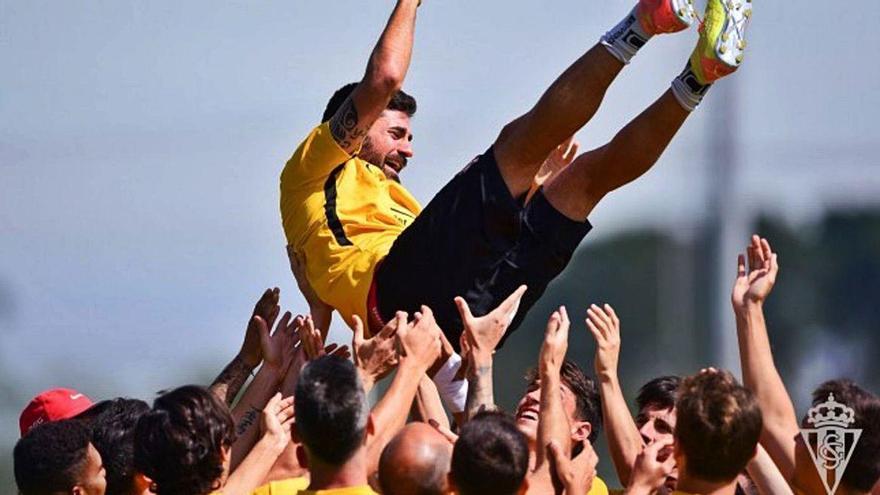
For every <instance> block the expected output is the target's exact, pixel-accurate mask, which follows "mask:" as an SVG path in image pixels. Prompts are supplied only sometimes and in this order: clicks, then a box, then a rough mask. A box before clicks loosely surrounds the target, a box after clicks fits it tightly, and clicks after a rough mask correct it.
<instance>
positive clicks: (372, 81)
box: [368, 67, 405, 96]
mask: <svg viewBox="0 0 880 495" xmlns="http://www.w3.org/2000/svg"><path fill="white" fill-rule="evenodd" d="M404 76H405V73H404V71H402V70H396V69H395V68H393V67H386V68H382V69H379V70H376V71H373V72H372V73H371V74H370V75H369V77H368V81H369V86H370V88H371V89H373V90H374V91H376V92H379V93H382V94H386V95H389V96H393V95H394V94H395V93H397V92H398V91H400V90H401V88H403V79H404Z"/></svg>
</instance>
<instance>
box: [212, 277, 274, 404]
mask: <svg viewBox="0 0 880 495" xmlns="http://www.w3.org/2000/svg"><path fill="white" fill-rule="evenodd" d="M278 298H279V290H278V288H277V287H276V288H274V289H266V292H264V293H263V295H262V296H261V297H260V299H259V300H258V301H257V304H256V305H255V306H254V313H253V315H252V316H251V319H250V321H249V322H248V326H247V329H246V330H245V334H244V342H242V344H241V350H239V351H238V354H236V355H235V357H234V358H232V361H230V362H229V364H227V365H226V367H225V368H223V371H221V372H220V374H219V375H218V376H217V378H215V379H214V382H213V383H211V386H210V387H209V389H210V390H211V392H213V393H214V395H216V396H217V397H219V398H220V400H222V401H223V402H225V403H226V405H227V406H231V405H232V402H233V401H234V400H235V396H236V395H238V392H239V391H240V390H241V387H242V386H243V385H244V383H245V382H246V381H247V378H248V377H249V376H250V374H251V372H253V370H254V368H256V367H257V366H259V365H260V363H261V362H262V361H263V353H264V352H265V348H266V347H267V346H268V345H269V328H272V325H274V324H275V319H276V318H277V317H278V313H279V312H280V311H281V307H280V306H278Z"/></svg>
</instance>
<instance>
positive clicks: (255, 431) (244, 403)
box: [232, 366, 278, 469]
mask: <svg viewBox="0 0 880 495" xmlns="http://www.w3.org/2000/svg"><path fill="white" fill-rule="evenodd" d="M277 391H278V375H277V373H276V372H275V371H274V370H270V369H267V368H266V367H265V366H264V367H263V368H261V369H260V371H259V372H257V376H255V377H254V380H253V381H252V382H251V384H250V386H248V388H247V390H245V393H244V396H243V397H242V398H241V400H240V401H239V402H238V404H236V406H235V408H233V410H232V418H233V420H234V421H235V433H236V439H235V443H234V444H232V467H233V469H234V468H235V466H237V465H238V464H239V463H240V462H241V461H242V459H244V457H245V455H247V453H248V452H249V451H250V450H251V447H253V446H254V444H255V443H256V442H257V440H258V438H259V434H260V424H259V423H260V412H261V411H262V410H263V408H264V407H266V404H267V403H268V402H269V399H271V398H272V396H273V395H275V392H277Z"/></svg>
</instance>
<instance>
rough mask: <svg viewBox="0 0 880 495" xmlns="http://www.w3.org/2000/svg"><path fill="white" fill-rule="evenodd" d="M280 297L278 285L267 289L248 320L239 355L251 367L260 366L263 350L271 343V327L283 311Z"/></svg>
mask: <svg viewBox="0 0 880 495" xmlns="http://www.w3.org/2000/svg"><path fill="white" fill-rule="evenodd" d="M279 298H280V290H279V289H278V287H275V288H274V289H266V291H265V292H263V295H262V296H260V299H259V300H258V301H257V304H256V305H255V306H254V312H253V314H252V315H251V319H250V321H248V326H247V330H245V334H244V342H242V344H241V350H240V351H239V353H238V355H239V356H240V357H241V359H242V361H244V363H245V364H246V365H247V366H248V367H250V368H251V369H254V368H256V367H257V366H259V365H260V362H262V361H263V350H264V349H265V348H266V346H267V345H268V343H269V329H270V328H271V327H272V325H274V324H275V320H276V319H277V318H278V313H280V312H281V306H279V305H278V300H279Z"/></svg>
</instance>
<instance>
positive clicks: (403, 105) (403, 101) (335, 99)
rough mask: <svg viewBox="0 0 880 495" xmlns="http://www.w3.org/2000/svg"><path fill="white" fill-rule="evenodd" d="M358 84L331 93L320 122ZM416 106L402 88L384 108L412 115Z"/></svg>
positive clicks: (331, 112)
mask: <svg viewBox="0 0 880 495" xmlns="http://www.w3.org/2000/svg"><path fill="white" fill-rule="evenodd" d="M358 84H359V83H356V82H353V83H348V84H346V85H345V86H343V87H341V88H339V89H337V90H336V92H335V93H333V96H331V97H330V101H328V102H327V107H326V108H325V109H324V115H323V116H322V117H321V122H327V121H328V120H330V119H331V118H332V117H333V116H334V115H335V114H336V112H337V111H338V110H339V107H341V106H342V104H343V103H345V100H346V99H347V98H348V97H349V96H351V93H352V92H353V91H354V88H356V87H357V85H358ZM416 107H417V105H416V99H415V98H413V97H412V96H410V95H408V94H406V93H405V92H404V91H403V90H400V91H398V92H397V93H395V94H394V96H392V97H391V101H389V102H388V106H387V107H385V108H387V109H388V110H397V111H399V112H403V113H405V114H407V115H408V116H410V117H412V116H413V115H415V114H416Z"/></svg>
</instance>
